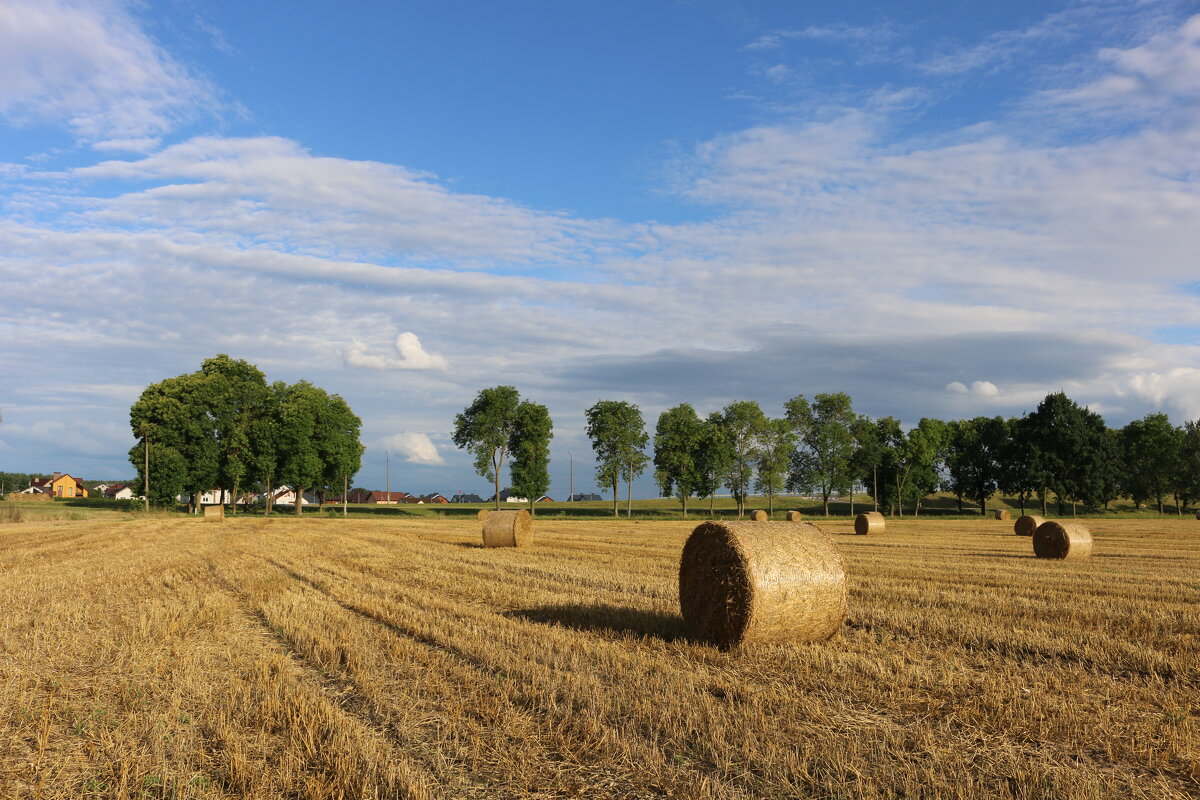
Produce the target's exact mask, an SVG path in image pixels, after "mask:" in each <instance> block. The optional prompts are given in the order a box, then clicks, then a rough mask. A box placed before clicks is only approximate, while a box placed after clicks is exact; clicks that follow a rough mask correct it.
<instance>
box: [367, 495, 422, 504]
mask: <svg viewBox="0 0 1200 800" xmlns="http://www.w3.org/2000/svg"><path fill="white" fill-rule="evenodd" d="M411 497H412V495H410V494H408V493H407V492H368V493H367V499H366V500H364V501H363V502H364V503H376V504H378V505H396V504H397V503H409V502H414V501H412V500H410V499H409V498H411Z"/></svg>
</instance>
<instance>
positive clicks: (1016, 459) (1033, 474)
mask: <svg viewBox="0 0 1200 800" xmlns="http://www.w3.org/2000/svg"><path fill="white" fill-rule="evenodd" d="M1005 425H1006V427H1007V428H1008V436H1007V438H1006V440H1005V445H1004V449H1003V451H1002V452H1001V454H1000V474H999V477H998V478H997V481H998V488H999V490H1000V492H1002V493H1003V494H1006V495H1010V496H1012V495H1015V496H1016V497H1017V499H1018V500H1019V501H1020V504H1021V516H1025V503H1026V502H1027V501H1028V500H1029V499H1030V498H1031V497H1033V496H1034V495H1035V494H1036V493H1037V491H1038V489H1039V488H1040V487H1041V485H1042V484H1041V482H1040V480H1039V476H1038V473H1037V471H1036V469H1035V462H1036V458H1037V448H1036V446H1035V445H1034V443H1033V441H1032V437H1033V432H1032V428H1031V424H1030V423H1029V418H1028V417H1014V418H1012V419H1009V420H1007V421H1006V422H1005Z"/></svg>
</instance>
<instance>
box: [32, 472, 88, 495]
mask: <svg viewBox="0 0 1200 800" xmlns="http://www.w3.org/2000/svg"><path fill="white" fill-rule="evenodd" d="M30 488H34V489H41V490H43V491H44V492H45V493H47V494H52V495H54V496H55V497H87V496H88V490H87V489H85V488H83V481H81V480H79V479H78V478H75V477H72V476H70V475H65V474H63V473H61V472H56V473H54V474H53V475H52V476H50V477H49V478H35V479H34V480H33V484H32V486H31V487H30Z"/></svg>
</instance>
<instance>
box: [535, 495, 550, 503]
mask: <svg viewBox="0 0 1200 800" xmlns="http://www.w3.org/2000/svg"><path fill="white" fill-rule="evenodd" d="M537 502H539V503H553V502H554V498H553V497H551V496H550V495H548V494H544V495H542V496H541V497H539V498H538V499H537Z"/></svg>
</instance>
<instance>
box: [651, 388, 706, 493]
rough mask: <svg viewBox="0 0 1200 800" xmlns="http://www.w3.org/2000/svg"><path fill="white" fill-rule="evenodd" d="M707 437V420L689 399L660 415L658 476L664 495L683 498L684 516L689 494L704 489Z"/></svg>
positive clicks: (656, 434)
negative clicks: (702, 466)
mask: <svg viewBox="0 0 1200 800" xmlns="http://www.w3.org/2000/svg"><path fill="white" fill-rule="evenodd" d="M704 437H705V429H704V422H703V421H702V420H701V419H700V417H699V416H698V415H697V414H696V409H694V408H692V407H691V406H690V405H688V404H687V403H681V404H679V405H677V406H675V407H674V408H669V409H667V410H666V411H664V412H662V413H661V414H659V415H658V425H657V426H656V427H655V429H654V479H655V481H656V482H657V483H658V488H659V492H660V493H661V494H662V496H663V497H671V496H674V497H678V498H679V502H680V504H681V505H682V507H683V516H684V517H687V514H688V498H690V497H691V496H692V495H694V494H698V493H700V491H701V490H702V488H703V486H704V478H703V476H702V475H701V474H700V461H701V453H700V451H701V448H702V447H703V445H704Z"/></svg>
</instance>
